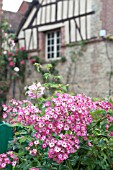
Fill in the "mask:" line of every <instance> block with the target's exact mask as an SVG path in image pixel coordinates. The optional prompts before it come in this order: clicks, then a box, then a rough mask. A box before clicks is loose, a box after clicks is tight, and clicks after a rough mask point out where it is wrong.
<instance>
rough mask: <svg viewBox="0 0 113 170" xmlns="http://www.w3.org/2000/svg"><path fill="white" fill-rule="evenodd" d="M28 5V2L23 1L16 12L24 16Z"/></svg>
mask: <svg viewBox="0 0 113 170" xmlns="http://www.w3.org/2000/svg"><path fill="white" fill-rule="evenodd" d="M29 4H30V2H27V1H23V2H22V4H21V5H20V7H19V9H18V12H20V13H21V14H23V15H24V14H25V12H26V11H27V10H28V8H29Z"/></svg>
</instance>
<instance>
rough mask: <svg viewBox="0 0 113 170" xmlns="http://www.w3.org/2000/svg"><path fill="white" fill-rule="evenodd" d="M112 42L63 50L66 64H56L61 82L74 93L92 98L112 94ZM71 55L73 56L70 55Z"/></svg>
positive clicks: (99, 42)
mask: <svg viewBox="0 0 113 170" xmlns="http://www.w3.org/2000/svg"><path fill="white" fill-rule="evenodd" d="M112 49H113V42H109V41H95V42H92V43H89V44H86V45H83V46H75V47H68V48H66V49H65V56H66V58H67V61H66V63H64V64H62V63H59V64H58V70H59V72H60V74H61V75H62V76H63V82H64V83H65V84H70V88H69V89H70V90H71V91H73V92H75V93H85V94H87V95H89V96H93V97H102V96H107V95H109V94H111V93H112V92H113V77H112V75H111V74H112V68H111V67H112V65H113V50H112ZM72 53H73V54H72Z"/></svg>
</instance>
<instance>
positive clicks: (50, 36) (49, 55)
mask: <svg viewBox="0 0 113 170" xmlns="http://www.w3.org/2000/svg"><path fill="white" fill-rule="evenodd" d="M60 49H61V32H60V31H54V32H49V33H47V36H46V59H47V60H53V59H58V58H60Z"/></svg>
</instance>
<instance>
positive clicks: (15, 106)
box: [3, 99, 41, 126]
mask: <svg viewBox="0 0 113 170" xmlns="http://www.w3.org/2000/svg"><path fill="white" fill-rule="evenodd" d="M9 104H10V105H9V106H7V105H3V110H4V113H3V118H4V119H6V120H7V121H8V122H9V123H11V124H14V123H21V124H22V125H24V126H28V125H32V124H34V123H35V122H36V121H37V119H38V117H39V116H38V114H39V113H40V112H41V111H40V110H39V109H38V108H37V107H36V106H34V105H33V104H32V103H31V102H30V101H28V100H23V101H19V100H18V101H16V100H15V99H13V100H10V101H9Z"/></svg>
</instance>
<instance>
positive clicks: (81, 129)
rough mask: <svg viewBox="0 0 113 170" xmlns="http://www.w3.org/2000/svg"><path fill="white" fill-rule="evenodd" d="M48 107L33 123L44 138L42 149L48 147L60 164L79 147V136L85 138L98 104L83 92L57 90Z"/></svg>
mask: <svg viewBox="0 0 113 170" xmlns="http://www.w3.org/2000/svg"><path fill="white" fill-rule="evenodd" d="M45 107H46V108H45V115H44V116H43V117H40V118H39V120H37V124H36V125H35V126H34V129H35V130H36V138H37V139H40V140H42V141H43V144H42V147H43V148H46V147H49V150H48V156H49V158H53V160H55V161H57V162H58V163H61V162H62V161H63V160H65V159H67V158H68V155H69V154H70V153H74V152H75V151H76V150H77V149H78V148H79V136H81V137H83V138H84V139H86V136H87V126H88V125H89V124H90V123H91V122H92V116H91V114H90V111H91V110H94V109H96V105H95V104H94V103H93V102H92V100H91V98H89V97H86V96H84V95H81V94H78V95H77V96H71V95H69V94H60V93H57V96H56V98H53V99H52V102H51V103H50V102H49V103H47V104H45ZM68 132H69V134H67V133H68ZM53 134H54V135H55V136H53Z"/></svg>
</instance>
